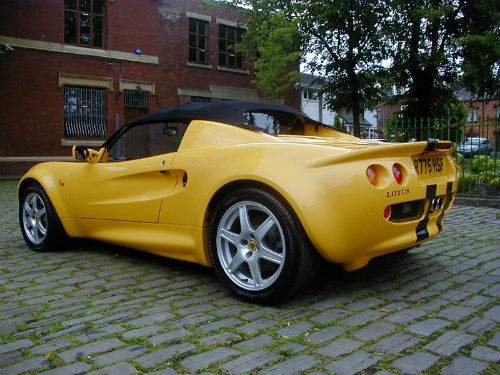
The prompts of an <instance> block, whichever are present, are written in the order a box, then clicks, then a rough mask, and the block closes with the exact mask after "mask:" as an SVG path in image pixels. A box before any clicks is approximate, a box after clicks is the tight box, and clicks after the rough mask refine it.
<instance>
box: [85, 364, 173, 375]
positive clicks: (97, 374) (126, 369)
mask: <svg viewBox="0 0 500 375" xmlns="http://www.w3.org/2000/svg"><path fill="white" fill-rule="evenodd" d="M139 373H141V372H140V371H139V370H137V369H136V368H135V367H134V366H132V365H131V364H130V363H126V362H121V363H117V364H115V365H111V366H108V367H104V368H101V369H99V370H97V371H92V372H88V373H87V374H86V375H131V374H139ZM172 374H175V375H177V373H175V372H174V373H172Z"/></svg>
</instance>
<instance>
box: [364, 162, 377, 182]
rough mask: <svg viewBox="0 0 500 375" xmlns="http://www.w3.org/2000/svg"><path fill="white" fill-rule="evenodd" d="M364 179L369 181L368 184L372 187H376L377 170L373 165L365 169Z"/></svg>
mask: <svg viewBox="0 0 500 375" xmlns="http://www.w3.org/2000/svg"><path fill="white" fill-rule="evenodd" d="M366 177H367V178H368V181H370V184H372V185H373V186H377V183H378V178H377V169H376V167H375V166H374V165H370V166H369V167H368V168H367V169H366Z"/></svg>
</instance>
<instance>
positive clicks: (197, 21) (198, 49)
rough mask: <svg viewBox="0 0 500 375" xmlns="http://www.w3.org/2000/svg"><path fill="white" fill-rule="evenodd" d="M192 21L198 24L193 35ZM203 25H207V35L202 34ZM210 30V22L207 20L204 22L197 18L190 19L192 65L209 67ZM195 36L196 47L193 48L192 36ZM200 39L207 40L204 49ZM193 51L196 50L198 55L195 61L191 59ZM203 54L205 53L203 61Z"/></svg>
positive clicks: (189, 34) (189, 54)
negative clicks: (201, 26)
mask: <svg viewBox="0 0 500 375" xmlns="http://www.w3.org/2000/svg"><path fill="white" fill-rule="evenodd" d="M191 21H194V22H195V23H196V26H195V28H196V31H195V32H194V33H193V32H191ZM201 24H203V25H205V33H204V34H202V33H200V32H199V31H200V25H201ZM208 28H209V21H207V20H202V19H199V18H196V17H188V61H189V62H191V63H195V64H203V65H207V64H208V51H207V50H208V38H209V33H208ZM192 35H194V37H195V38H196V43H195V44H196V45H195V46H194V47H192V46H191V42H190V39H191V36H192ZM200 37H203V38H205V44H204V46H203V47H201V46H200V43H199V42H200ZM191 50H195V53H196V58H195V59H194V60H192V59H191ZM201 52H204V53H205V58H204V59H201V58H200V55H201Z"/></svg>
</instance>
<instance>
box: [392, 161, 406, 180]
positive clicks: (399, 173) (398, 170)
mask: <svg viewBox="0 0 500 375" xmlns="http://www.w3.org/2000/svg"><path fill="white" fill-rule="evenodd" d="M392 174H393V175H394V179H395V180H396V182H397V183H398V184H399V185H401V184H402V183H403V167H402V166H401V165H400V164H394V165H393V166H392Z"/></svg>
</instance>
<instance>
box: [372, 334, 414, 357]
mask: <svg viewBox="0 0 500 375" xmlns="http://www.w3.org/2000/svg"><path fill="white" fill-rule="evenodd" d="M421 341H422V340H420V339H419V338H418V337H415V336H411V335H407V334H405V333H401V332H398V333H396V334H394V335H392V336H389V337H386V338H385V339H383V340H380V341H378V342H376V343H375V344H373V345H371V346H370V348H371V349H372V350H374V351H376V352H384V353H389V354H396V353H399V352H402V351H403V350H406V349H408V348H411V347H413V346H416V345H417V344H418V343H420V342H421Z"/></svg>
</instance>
